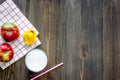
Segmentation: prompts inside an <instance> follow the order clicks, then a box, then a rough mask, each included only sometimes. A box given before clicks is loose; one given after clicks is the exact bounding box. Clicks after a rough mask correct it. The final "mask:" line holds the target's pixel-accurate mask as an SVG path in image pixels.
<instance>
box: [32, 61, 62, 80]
mask: <svg viewBox="0 0 120 80" xmlns="http://www.w3.org/2000/svg"><path fill="white" fill-rule="evenodd" d="M62 65H63V62H61V63H60V64H57V65H56V66H53V67H52V68H50V69H48V70H46V71H44V72H42V73H40V74H38V75H37V76H35V77H33V78H32V79H30V80H35V79H37V78H38V77H40V76H42V75H44V74H46V73H48V72H50V71H52V70H54V69H56V68H58V67H60V66H62Z"/></svg>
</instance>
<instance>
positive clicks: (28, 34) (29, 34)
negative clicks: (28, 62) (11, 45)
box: [23, 29, 37, 45]
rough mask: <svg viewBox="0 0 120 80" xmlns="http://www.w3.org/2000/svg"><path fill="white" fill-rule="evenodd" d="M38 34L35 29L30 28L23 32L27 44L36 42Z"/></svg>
mask: <svg viewBox="0 0 120 80" xmlns="http://www.w3.org/2000/svg"><path fill="white" fill-rule="evenodd" d="M36 39H37V34H36V31H35V30H32V29H28V30H27V31H25V32H24V34H23V40H24V43H25V44H26V45H31V44H33V43H35V42H36Z"/></svg>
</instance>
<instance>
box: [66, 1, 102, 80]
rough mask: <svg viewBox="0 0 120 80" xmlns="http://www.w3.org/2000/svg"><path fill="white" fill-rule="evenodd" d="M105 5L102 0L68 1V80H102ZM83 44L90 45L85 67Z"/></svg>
mask: <svg viewBox="0 0 120 80" xmlns="http://www.w3.org/2000/svg"><path fill="white" fill-rule="evenodd" d="M102 6H103V3H102V1H101V0H92V1H88V0H67V28H66V30H67V32H66V41H67V42H66V48H67V50H66V53H69V54H66V56H67V57H66V59H67V60H66V61H67V63H66V65H67V69H66V70H67V71H66V80H79V79H81V80H83V79H85V80H102V69H103V68H102V29H103V27H102V16H103V14H102ZM78 44H79V45H78ZM82 45H84V46H85V47H88V50H86V52H87V51H88V52H87V54H86V56H88V57H86V60H85V64H84V66H83V67H84V68H82V62H81V61H83V59H81V58H80V57H81V56H80V52H81V50H82V49H81V48H83V47H81V46H82ZM78 66H79V67H78ZM81 69H85V71H84V73H83V76H84V77H82V78H81V73H82V72H83V71H82V70H81Z"/></svg>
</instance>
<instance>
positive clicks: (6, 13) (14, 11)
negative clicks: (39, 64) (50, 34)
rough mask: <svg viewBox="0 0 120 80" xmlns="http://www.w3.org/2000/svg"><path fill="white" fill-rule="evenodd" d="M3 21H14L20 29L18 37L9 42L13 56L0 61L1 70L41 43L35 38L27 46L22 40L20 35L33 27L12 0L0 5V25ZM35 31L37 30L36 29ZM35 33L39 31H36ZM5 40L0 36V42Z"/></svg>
mask: <svg viewBox="0 0 120 80" xmlns="http://www.w3.org/2000/svg"><path fill="white" fill-rule="evenodd" d="M5 22H12V23H15V24H16V25H17V26H18V28H19V30H20V37H19V38H18V39H17V40H15V41H13V42H9V43H8V44H10V45H11V46H12V48H13V50H14V57H13V59H12V60H11V61H10V62H0V67H1V68H2V70H4V69H5V68H7V67H8V66H10V65H11V64H13V63H14V62H16V61H17V60H19V59H20V58H22V57H23V56H24V55H25V54H26V53H27V52H28V51H30V50H31V49H33V48H35V47H37V46H38V45H40V44H41V42H40V40H39V39H38V38H37V41H36V43H35V44H33V45H30V46H27V45H25V44H24V42H23V38H22V35H23V33H24V31H26V30H27V29H34V30H36V29H35V27H34V26H33V25H32V24H31V23H30V21H29V20H28V19H27V18H26V17H25V16H24V15H23V13H22V12H21V11H20V9H19V8H18V7H17V6H16V5H15V3H14V2H13V1H12V0H6V1H5V2H3V3H2V4H1V5H0V26H2V25H3V23H5ZM36 31H37V30H36ZM37 34H39V32H38V31H37ZM3 42H5V41H4V40H3V39H2V38H1V36H0V43H3Z"/></svg>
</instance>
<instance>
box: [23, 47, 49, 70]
mask: <svg viewBox="0 0 120 80" xmlns="http://www.w3.org/2000/svg"><path fill="white" fill-rule="evenodd" d="M25 65H26V67H27V68H28V69H29V70H30V71H32V72H40V71H42V70H43V69H44V68H45V67H46V66H47V56H46V54H45V52H44V51H42V50H40V49H33V50H31V51H29V52H28V54H27V55H26V57H25Z"/></svg>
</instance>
